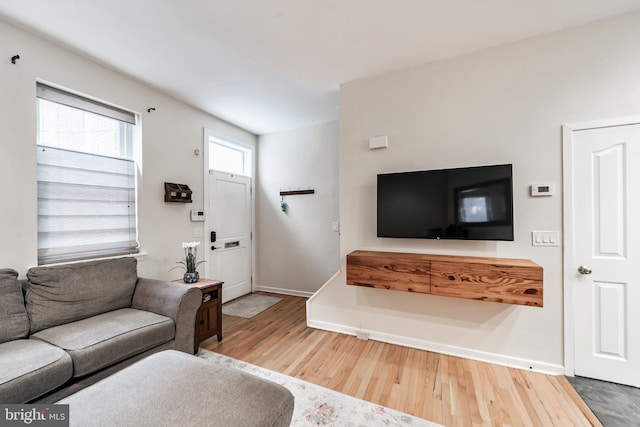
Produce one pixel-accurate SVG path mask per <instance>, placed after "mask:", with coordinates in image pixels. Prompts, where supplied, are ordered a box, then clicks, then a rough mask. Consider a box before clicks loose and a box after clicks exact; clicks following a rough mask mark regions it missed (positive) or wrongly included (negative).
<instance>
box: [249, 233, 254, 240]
mask: <svg viewBox="0 0 640 427" xmlns="http://www.w3.org/2000/svg"><path fill="white" fill-rule="evenodd" d="M249 240H253V231H250V232H249Z"/></svg>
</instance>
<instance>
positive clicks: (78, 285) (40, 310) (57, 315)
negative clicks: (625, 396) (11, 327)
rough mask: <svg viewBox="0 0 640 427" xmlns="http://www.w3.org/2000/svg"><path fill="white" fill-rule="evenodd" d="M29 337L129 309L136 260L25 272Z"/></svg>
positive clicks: (34, 269)
mask: <svg viewBox="0 0 640 427" xmlns="http://www.w3.org/2000/svg"><path fill="white" fill-rule="evenodd" d="M27 277H28V278H29V284H28V287H27V294H26V298H25V299H26V307H27V313H28V315H29V319H30V320H31V333H32V334H33V333H34V332H38V331H41V330H43V329H46V328H50V327H52V326H57V325H62V324H65V323H69V322H73V321H75V320H81V319H86V318H88V317H91V316H94V315H96V314H100V313H106V312H108V311H112V310H117V309H119V308H124V307H131V298H132V296H133V291H134V289H135V286H136V281H137V279H138V277H137V273H136V259H135V258H119V259H111V260H102V261H91V262H83V263H78V264H68V265H59V266H53V267H33V268H31V269H29V271H28V272H27Z"/></svg>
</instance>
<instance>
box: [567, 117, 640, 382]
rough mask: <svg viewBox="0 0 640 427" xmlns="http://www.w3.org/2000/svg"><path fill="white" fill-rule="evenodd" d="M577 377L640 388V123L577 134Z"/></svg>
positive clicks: (575, 195) (575, 144)
mask: <svg viewBox="0 0 640 427" xmlns="http://www.w3.org/2000/svg"><path fill="white" fill-rule="evenodd" d="M573 171H574V173H573V178H572V182H573V185H572V194H573V215H572V216H573V219H572V221H573V235H574V239H573V242H572V244H573V248H572V250H573V265H572V266H570V268H572V269H573V273H574V274H573V276H572V277H573V283H572V286H573V295H574V325H575V335H574V337H575V343H574V344H575V374H576V375H580V376H585V377H590V378H596V379H602V380H606V381H612V382H616V383H621V384H628V385H632V386H635V387H640V275H639V274H636V272H635V268H638V267H639V266H640V228H639V224H640V125H628V126H615V127H605V128H598V129H586V130H577V131H573Z"/></svg>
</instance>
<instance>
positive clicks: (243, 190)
mask: <svg viewBox="0 0 640 427" xmlns="http://www.w3.org/2000/svg"><path fill="white" fill-rule="evenodd" d="M209 215H210V216H209V218H210V221H209V224H210V226H211V229H210V230H209V232H208V233H207V234H208V236H207V237H209V240H211V232H212V231H214V232H215V233H216V241H215V242H211V241H210V242H209V248H208V249H209V250H210V251H211V253H210V256H209V261H210V262H209V263H208V274H207V277H208V278H212V279H218V280H222V281H224V285H223V288H222V302H223V303H225V302H227V301H229V300H232V299H235V298H238V297H239V296H242V295H245V294H248V293H250V292H251V291H252V289H251V178H249V177H246V176H238V175H232V174H228V173H223V172H217V171H209Z"/></svg>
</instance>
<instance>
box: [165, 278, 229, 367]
mask: <svg viewBox="0 0 640 427" xmlns="http://www.w3.org/2000/svg"><path fill="white" fill-rule="evenodd" d="M176 282H178V283H181V284H183V285H185V286H193V287H196V288H199V289H200V291H201V292H202V305H200V308H199V309H198V312H197V313H196V325H195V328H196V336H195V340H194V343H193V345H194V349H193V352H194V354H195V353H197V352H198V346H199V345H200V343H201V342H202V341H204V340H206V339H207V338H211V337H212V336H214V335H217V336H218V341H222V284H223V283H224V282H222V281H220V280H211V279H200V280H199V281H197V282H196V283H184V280H176Z"/></svg>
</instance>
